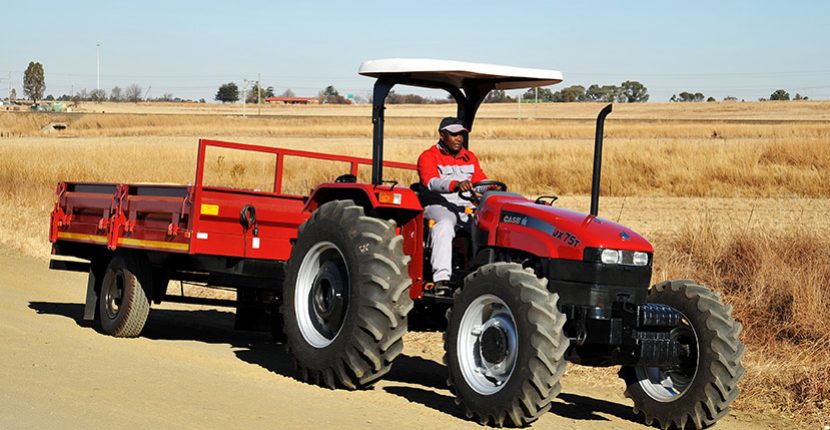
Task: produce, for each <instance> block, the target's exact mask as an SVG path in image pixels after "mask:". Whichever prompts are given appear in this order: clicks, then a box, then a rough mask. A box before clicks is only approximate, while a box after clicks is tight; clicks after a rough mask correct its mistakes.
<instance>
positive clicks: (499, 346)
mask: <svg viewBox="0 0 830 430" xmlns="http://www.w3.org/2000/svg"><path fill="white" fill-rule="evenodd" d="M507 347H508V345H507V333H505V332H504V330H503V329H502V328H501V327H499V326H498V325H492V326H490V327H489V328H487V330H485V331H484V333H482V334H481V356H482V357H483V358H484V359H485V360H487V361H488V362H490V363H494V364H498V363H501V362H502V361H504V359H505V358H507V354H508V352H509V351H508V350H507Z"/></svg>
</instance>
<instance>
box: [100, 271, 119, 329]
mask: <svg viewBox="0 0 830 430" xmlns="http://www.w3.org/2000/svg"><path fill="white" fill-rule="evenodd" d="M113 281H114V282H111V283H109V284H108V285H107V287H106V288H105V289H104V309H105V310H106V312H107V317H108V318H109V319H115V318H116V317H117V316H118V312H119V310H120V309H121V300H122V298H123V297H124V274H123V273H121V272H118V273H116V274H115V279H114V280H113Z"/></svg>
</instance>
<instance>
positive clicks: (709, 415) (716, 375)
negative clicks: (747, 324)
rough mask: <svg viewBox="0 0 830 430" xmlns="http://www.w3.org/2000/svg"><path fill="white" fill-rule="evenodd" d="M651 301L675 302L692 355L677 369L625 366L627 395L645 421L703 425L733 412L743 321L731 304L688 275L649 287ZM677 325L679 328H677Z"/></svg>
mask: <svg viewBox="0 0 830 430" xmlns="http://www.w3.org/2000/svg"><path fill="white" fill-rule="evenodd" d="M648 301H649V302H650V303H660V304H664V305H668V306H671V307H673V308H675V309H676V310H678V311H680V312H681V313H682V314H683V321H684V322H685V323H686V327H685V328H684V329H683V330H680V331H678V332H675V336H684V337H685V339H688V340H689V341H690V342H689V344H690V358H691V357H692V356H694V358H695V359H694V360H693V361H692V360H690V361H688V363H686V364H684V363H681V367H680V368H679V369H676V370H669V371H665V370H660V369H658V368H646V367H636V366H623V367H622V368H621V369H620V372H619V376H620V377H621V378H622V379H623V380H624V381H625V384H626V390H625V396H626V397H628V398H630V399H632V400H633V401H634V412H635V413H637V414H642V415H643V416H644V418H645V422H646V424H647V425H652V423H655V422H656V425H657V426H659V427H660V428H662V429H667V428H669V427H674V428H679V429H683V428H687V425H688V426H689V427H693V428H697V429H702V428H706V427H709V426H711V425H713V424H714V423H715V422H716V421H717V420H718V419H720V418H721V417H723V416H724V415H726V414H727V413H728V412H729V404H730V403H732V401H733V400H735V398H736V397H737V396H738V394H739V392H740V389H739V388H738V381H739V380H740V379H741V376H742V375H743V373H744V368H743V366H742V365H741V356H742V355H743V353H744V345H743V343H741V340H740V339H739V334H740V332H741V324H740V323H739V322H737V321H735V320H734V319H733V318H732V315H731V314H732V307H731V306H729V305H725V304H724V303H723V302H722V301H721V299H720V296H719V295H718V294H717V293H715V292H713V291H711V290H709V289H708V288H706V287H704V286H702V285H700V284H697V283H695V282H693V281H688V280H677V281H667V282H662V283H660V284H658V285H656V286H654V287H653V288H651V290H649V296H648ZM675 330H677V329H675Z"/></svg>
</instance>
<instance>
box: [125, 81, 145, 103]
mask: <svg viewBox="0 0 830 430" xmlns="http://www.w3.org/2000/svg"><path fill="white" fill-rule="evenodd" d="M142 91H143V89H142V88H141V86H140V85H138V84H130V86H128V87H127V90H126V91H125V92H124V98H125V99H126V100H127V101H130V102H133V103H136V102H138V101H140V100H141V93H142Z"/></svg>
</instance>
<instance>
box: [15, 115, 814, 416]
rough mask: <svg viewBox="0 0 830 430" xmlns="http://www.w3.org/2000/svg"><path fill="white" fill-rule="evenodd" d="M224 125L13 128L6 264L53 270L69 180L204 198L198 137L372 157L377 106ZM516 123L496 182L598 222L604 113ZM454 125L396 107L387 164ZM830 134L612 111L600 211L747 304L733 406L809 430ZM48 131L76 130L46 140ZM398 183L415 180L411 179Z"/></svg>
mask: <svg viewBox="0 0 830 430" xmlns="http://www.w3.org/2000/svg"><path fill="white" fill-rule="evenodd" d="M156 108H157V107H156V106H152V109H156ZM147 109H148V111H149V109H150V107H148V108H147ZM165 109H170V110H171V112H181V109H178V108H176V106H167V107H165ZM177 109H178V110H177ZM211 109H212V108H207V109H206V111H204V112H201V113H210V115H199V114H195V113H194V112H191V111H190V110H185V112H187V114H176V115H173V114H161V115H153V114H147V115H132V114H126V113H124V114H100V113H99V114H93V113H88V114H78V115H74V114H73V115H63V116H62V115H46V114H20V113H0V218H2V219H3V221H4V222H3V223H0V242H2V243H3V244H4V248H5V249H6V250H16V251H20V252H25V253H28V254H32V255H36V256H38V257H41V258H44V257H45V256H47V255H48V249H49V247H48V243H46V224H47V220H48V213H49V211H50V210H51V207H52V204H53V199H54V187H55V184H56V182H57V181H59V180H86V181H119V182H166V183H189V182H192V181H193V177H194V174H195V172H194V162H195V157H196V145H197V138H199V137H208V138H215V139H220V140H230V141H239V142H247V143H253V144H261V145H272V146H280V147H288V148H296V149H304V150H311V151H320V152H328V153H338V154H344V155H354V156H360V157H366V158H368V157H370V154H371V139H370V136H371V122H370V120H369V110H368V109H367V108H366V107H365V106H339V107H331V106H309V107H300V108H288V107H274V108H273V109H269V110H268V113H269V115H268V116H266V115H263V116H262V117H248V118H241V117H238V116H235V115H234V112H232V110H229V109H228V107H225V108H223V109H225V111H220V112H219V114H217V112H215V111H213V110H211ZM511 109H513V110H512V111H511ZM515 109H516V106H503V105H486V106H484V107H482V117H481V119H480V120H478V121H477V122H476V127H475V129H474V132H473V135H472V147H473V149H474V150H475V152H476V153H477V154H478V156H479V158H480V159H481V161H482V165H483V166H484V168H485V170H486V171H487V173H488V174H489V175H490V176H491V177H493V178H497V179H500V180H503V181H505V182H507V183H508V184H509V185H510V186H511V188H512V189H513V190H516V191H518V192H521V193H525V194H527V195H539V194H543V193H544V194H548V193H554V194H559V195H562V196H563V198H562V199H561V200H560V205H561V206H565V207H572V208H574V209H578V210H583V211H586V210H587V207H588V197H587V196H586V195H587V194H588V192H589V190H590V170H591V156H592V151H593V146H592V138H593V127H594V125H593V120H592V118H593V116H594V115H595V113H596V111H597V110H598V109H599V105H590V104H588V105H586V104H579V105H541V106H524V107H523V112H524V116H525V117H527V116H528V115H531V114H533V115H534V116H535V117H536V119H522V120H517V119H515V118H513V117H514V116H515ZM533 109H536V111H535V112H532V110H533ZM511 112H512V113H511ZM222 114H227V115H222ZM449 114H452V111H451V110H450V107H447V106H392V107H390V109H389V111H388V112H387V117H388V121H387V129H386V130H387V132H388V133H387V136H388V139H387V145H386V159H387V160H397V161H409V162H414V160H415V159H416V158H417V155H418V154H419V153H420V152H421V151H422V150H424V149H425V148H426V147H428V146H429V145H431V144H432V142H433V140H434V139H435V136H434V131H433V130H434V127H435V124H436V118H438V117H441V116H444V115H449ZM553 116H559V117H560V118H561V117H567V118H575V119H572V120H562V119H551V118H548V117H553ZM678 118H684V119H689V121H678V120H677V119H678ZM735 119H740V120H743V121H732V120H735ZM793 119H808V120H811V121H806V122H805V121H790V120H793ZM828 120H830V103H827V102H824V103H821V102H809V103H791V104H783V103H718V104H695V105H690V104H663V105H660V104H658V105H639V106H626V105H622V106H616V107H615V112H614V114H613V115H612V117H610V118H609V121H608V124H607V127H606V130H607V136H608V137H607V140H606V150H605V154H604V164H603V169H604V170H603V197H602V198H601V200H600V214H601V216H604V217H606V218H609V219H612V220H617V221H619V222H621V223H623V224H625V225H628V226H630V227H632V228H633V229H635V230H636V231H639V232H641V233H643V234H645V235H646V236H647V237H650V238H651V239H652V240H653V241H654V243H655V248H656V249H657V256H656V262H657V266H656V268H655V275H654V281H655V282H657V281H660V280H663V279H669V278H692V279H697V280H699V281H702V282H704V283H707V284H708V285H710V286H712V287H713V288H714V289H716V290H718V291H720V292H721V293H722V294H723V295H724V298H725V299H726V300H727V301H728V302H730V303H732V304H733V305H734V307H735V310H734V312H735V316H736V317H737V318H738V319H739V320H740V321H741V322H742V323H743V324H744V327H745V330H744V335H743V336H744V340H745V342H746V343H747V345H748V352H747V355H746V358H745V360H744V362H745V366H746V368H747V374H746V378H745V380H744V383H743V394H742V396H741V397H740V398H739V400H738V402H737V403H736V408H738V409H742V410H745V411H755V412H760V411H764V410H777V411H779V412H780V413H785V414H789V415H793V416H795V417H796V418H798V419H801V420H803V421H804V422H805V423H810V424H817V423H823V424H830V423H828V422H827V418H826V416H827V411H828V406H830V405H828V399H830V383H828V381H830V340H829V339H828V334H827V333H830V323H828V322H827V321H828V319H827V318H826V314H827V313H828V311H830V297H829V296H828V290H827V288H826V286H827V285H828V281H830V257H828V255H830V254H828V253H827V252H826V249H828V246H830V217H828V214H830V145H828V142H829V141H830V127H828V122H827V121H828ZM53 121H67V122H68V123H69V124H70V128H69V129H68V130H66V131H65V132H62V133H46V132H42V131H41V130H42V129H43V127H45V126H46V125H48V124H49V123H50V122H53ZM2 136H14V137H5V138H3V137H2ZM64 137H65V138H64ZM208 155H209V159H208V168H209V170H208V176H207V177H206V179H207V181H208V182H211V183H215V184H226V185H236V186H245V187H248V188H259V189H269V187H270V184H271V183H272V177H271V174H272V173H271V172H272V169H273V163H274V160H273V158H272V157H270V156H253V155H249V154H240V153H235V152H233V151H216V152H215V153H211V154H208ZM220 156H221V158H220ZM286 168H287V175H286V178H285V179H286V182H285V190H286V191H287V192H291V193H296V194H304V193H306V192H307V191H308V189H310V188H311V187H313V186H314V185H315V184H317V183H319V182H323V181H329V180H332V179H333V178H334V177H336V176H337V175H339V174H342V173H346V172H347V170H348V167H347V166H346V165H345V164H344V163H334V162H310V161H306V160H299V159H288V160H287V163H286ZM368 173H369V172H368V169H364V170H362V171H361V178H362V179H364V180H365V179H367V178H368ZM385 176H386V177H389V178H393V177H394V178H395V179H397V180H399V181H400V182H401V183H402V184H408V183H410V182H412V181H414V180H415V177H414V175H413V174H412V173H411V172H400V171H396V172H391V171H389V172H387V175H385Z"/></svg>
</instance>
